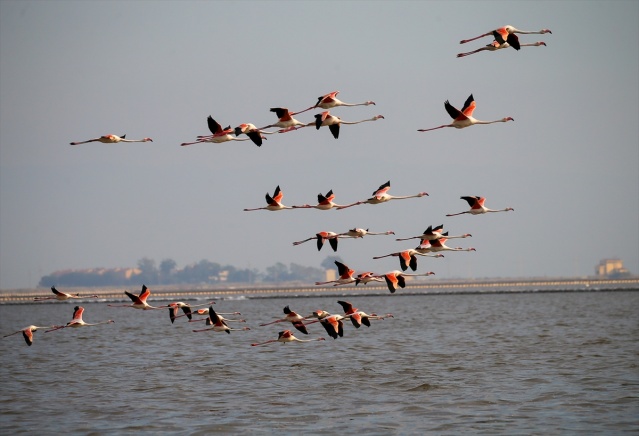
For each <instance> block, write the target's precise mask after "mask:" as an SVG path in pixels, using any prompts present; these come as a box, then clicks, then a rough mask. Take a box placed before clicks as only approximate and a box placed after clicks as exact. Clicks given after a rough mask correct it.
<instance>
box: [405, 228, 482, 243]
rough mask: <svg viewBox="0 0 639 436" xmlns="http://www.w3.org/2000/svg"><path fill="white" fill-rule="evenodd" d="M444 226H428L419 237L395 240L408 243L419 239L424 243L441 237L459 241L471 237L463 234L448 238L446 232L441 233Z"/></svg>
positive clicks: (468, 234)
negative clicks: (410, 240)
mask: <svg viewBox="0 0 639 436" xmlns="http://www.w3.org/2000/svg"><path fill="white" fill-rule="evenodd" d="M443 228H444V225H443V224H441V225H439V226H437V227H433V226H428V228H427V229H426V230H424V233H422V234H421V235H419V236H411V237H409V238H397V239H395V240H396V241H408V240H409V239H421V240H426V241H432V240H434V239H439V238H442V237H446V239H459V238H470V237H472V236H473V235H471V234H470V233H464V234H462V235H456V236H448V232H446V233H442V232H441V231H442V230H443Z"/></svg>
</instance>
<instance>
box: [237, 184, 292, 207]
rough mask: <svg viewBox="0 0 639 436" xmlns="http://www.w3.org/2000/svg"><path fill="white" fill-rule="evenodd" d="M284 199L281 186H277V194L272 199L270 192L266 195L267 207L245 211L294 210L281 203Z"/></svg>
mask: <svg viewBox="0 0 639 436" xmlns="http://www.w3.org/2000/svg"><path fill="white" fill-rule="evenodd" d="M283 197H284V193H283V192H282V190H281V189H280V185H277V188H275V192H274V193H273V196H272V197H271V196H270V195H269V194H268V192H267V193H266V195H265V198H266V203H267V206H264V207H256V208H254V209H244V211H245V212H250V211H252V210H270V211H276V210H283V209H293V208H292V207H291V206H284V205H283V204H282V203H281V201H282V198H283Z"/></svg>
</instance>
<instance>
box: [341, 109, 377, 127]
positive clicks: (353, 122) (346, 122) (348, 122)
mask: <svg viewBox="0 0 639 436" xmlns="http://www.w3.org/2000/svg"><path fill="white" fill-rule="evenodd" d="M353 106H358V105H353ZM378 119H379V118H378V117H373V118H367V119H365V120H360V121H341V123H342V124H359V123H365V122H367V121H377V120H378Z"/></svg>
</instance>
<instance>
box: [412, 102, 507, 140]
mask: <svg viewBox="0 0 639 436" xmlns="http://www.w3.org/2000/svg"><path fill="white" fill-rule="evenodd" d="M476 106H477V105H476V103H475V99H474V98H473V95H472V94H470V97H468V98H467V99H466V102H465V103H464V107H462V110H461V111H460V110H459V109H457V108H455V107H454V106H453V105H451V104H450V103H449V102H448V100H446V101H445V102H444V108H446V112H448V115H450V116H451V118H452V119H453V122H452V123H450V124H442V125H441V126H439V127H432V128H430V129H418V130H417V131H418V132H428V131H431V130H437V129H442V128H444V127H454V128H456V129H463V128H465V127H470V126H473V125H475V124H493V123H505V122H507V121H515V120H514V119H513V118H512V117H505V118H502V119H500V120H495V121H481V120H478V119H475V118H473V116H472V115H473V112H474V111H475V107H476Z"/></svg>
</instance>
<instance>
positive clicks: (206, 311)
mask: <svg viewBox="0 0 639 436" xmlns="http://www.w3.org/2000/svg"><path fill="white" fill-rule="evenodd" d="M211 304H215V302H213V301H212V302H211ZM191 314H192V315H204V316H206V318H202V319H191V320H189V322H198V321H207V322H208V319H209V309H197V310H194V311H193V312H192V313H191ZM215 314H216V315H217V316H218V318H220V319H221V320H222V321H224V322H246V320H245V319H229V318H225V317H223V316H222V315H242V313H241V312H215ZM180 316H184V315H180ZM207 325H208V324H207Z"/></svg>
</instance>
